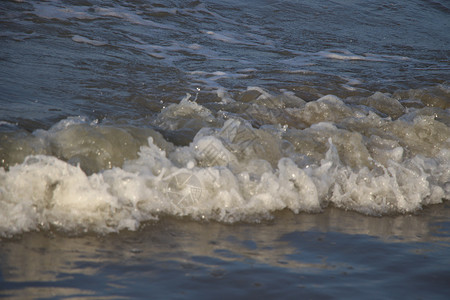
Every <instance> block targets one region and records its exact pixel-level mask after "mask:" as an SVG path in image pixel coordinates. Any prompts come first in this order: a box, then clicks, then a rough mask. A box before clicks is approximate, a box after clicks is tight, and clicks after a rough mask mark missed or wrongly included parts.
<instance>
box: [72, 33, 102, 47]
mask: <svg viewBox="0 0 450 300" xmlns="http://www.w3.org/2000/svg"><path fill="white" fill-rule="evenodd" d="M72 40H73V41H74V42H77V43H85V44H89V45H92V46H104V45H107V44H108V43H107V42H103V41H99V40H93V39H89V38H87V37H84V36H81V35H74V36H73V37H72Z"/></svg>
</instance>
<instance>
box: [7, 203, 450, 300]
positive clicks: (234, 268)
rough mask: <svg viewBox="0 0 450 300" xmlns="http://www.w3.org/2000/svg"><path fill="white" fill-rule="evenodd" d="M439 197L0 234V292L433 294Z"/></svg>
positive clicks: (444, 279) (442, 266)
mask: <svg viewBox="0 0 450 300" xmlns="http://www.w3.org/2000/svg"><path fill="white" fill-rule="evenodd" d="M449 212H450V203H448V202H446V203H444V204H441V205H434V206H431V207H426V208H425V209H424V210H422V211H420V212H418V213H416V214H414V215H396V216H383V217H381V218H378V217H369V216H364V215H361V214H359V213H355V212H348V211H344V210H341V209H336V208H327V209H325V210H324V212H323V213H320V214H306V213H301V214H298V215H296V214H293V213H291V212H289V211H282V212H279V213H277V214H276V215H275V217H274V218H273V219H272V220H266V221H262V222H261V223H259V224H248V223H237V224H232V225H228V224H223V223H217V222H198V221H192V220H189V219H177V218H173V217H166V218H162V219H161V220H160V221H159V222H152V223H147V224H146V225H145V226H144V227H143V228H142V229H141V230H139V231H137V232H121V233H120V234H109V235H103V236H98V235H93V234H77V235H69V234H67V233H61V232H40V233H39V232H34V233H26V234H23V235H20V236H16V237H14V238H11V239H5V238H3V239H2V240H1V247H0V261H1V277H0V287H1V292H0V296H2V297H11V298H17V299H19V298H20V299H25V298H41V299H56V298H58V299H59V298H64V297H68V298H69V297H70V298H73V297H75V298H90V297H92V298H96V299H98V298H101V299H120V298H148V297H151V298H154V299H156V298H166V299H168V298H170V299H212V298H215V299H229V298H239V299H249V298H260V297H263V298H264V299H280V298H283V299H300V298H301V299H336V298H341V299H342V298H345V299H348V298H354V299H357V298H358V299H360V298H361V297H364V298H366V299H381V298H384V299H387V298H399V297H407V298H408V299H445V298H446V295H448V294H449V292H450V269H449V268H448V266H449V265H450V251H449V250H450V217H449Z"/></svg>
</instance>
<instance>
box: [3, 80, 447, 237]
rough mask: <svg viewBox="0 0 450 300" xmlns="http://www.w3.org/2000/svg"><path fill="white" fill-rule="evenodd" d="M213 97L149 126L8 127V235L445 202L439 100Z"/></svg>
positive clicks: (75, 120)
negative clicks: (179, 219)
mask: <svg viewBox="0 0 450 300" xmlns="http://www.w3.org/2000/svg"><path fill="white" fill-rule="evenodd" d="M437 89H438V90H439V91H440V93H444V94H445V93H446V90H445V87H438V88H437ZM433 93H434V95H438V94H439V93H438V92H437V91H434V92H433ZM424 95H428V96H424ZM218 96H219V97H222V101H221V102H220V103H219V104H217V103H216V104H215V105H219V107H220V109H217V108H214V109H213V106H211V105H210V106H209V108H208V104H203V105H201V104H199V103H197V102H195V101H191V100H190V97H185V98H184V99H183V100H182V101H181V102H180V103H177V104H172V105H170V106H168V107H166V108H164V109H163V110H162V111H161V112H160V113H159V114H158V115H157V116H155V118H154V119H153V121H152V122H153V123H152V124H150V126H146V127H145V126H142V127H141V128H137V127H132V126H125V125H117V124H106V123H102V122H99V121H91V120H89V119H87V118H82V117H71V118H67V119H64V120H62V121H60V122H59V123H57V124H55V125H54V126H53V127H52V128H50V129H49V130H42V129H38V130H35V131H34V132H33V133H27V132H25V131H21V130H20V129H18V127H17V125H14V124H10V123H8V124H6V123H5V122H4V123H0V129H1V128H2V127H3V129H2V130H1V131H0V133H1V136H2V142H1V144H0V154H1V156H2V157H3V158H2V166H3V169H0V235H2V236H11V235H15V234H20V233H23V232H26V231H32V230H48V229H49V228H56V229H58V230H63V231H73V232H88V231H89V232H98V233H108V232H117V231H120V230H125V229H127V230H137V229H138V228H139V227H140V225H141V224H142V223H143V222H147V221H152V220H157V219H159V218H161V217H163V216H165V215H170V216H180V217H189V218H193V219H198V220H217V221H220V222H228V223H233V222H240V221H245V222H259V221H261V220H262V219H266V218H270V217H271V214H272V213H273V212H275V211H279V210H283V209H288V210H291V211H293V212H295V213H298V212H311V213H317V212H320V211H322V210H324V209H326V207H327V206H330V205H332V206H335V207H339V208H342V209H346V210H354V211H358V212H361V213H363V214H367V215H377V216H379V215H385V214H393V213H394V214H396V213H412V212H415V211H417V210H419V209H421V208H422V207H423V206H424V205H430V204H436V203H441V202H442V201H443V200H445V199H450V128H449V126H450V124H448V120H450V118H449V111H448V107H446V106H445V105H448V104H446V101H445V97H444V98H439V97H437V96H436V97H434V98H432V97H429V93H428V94H427V92H426V91H424V90H420V91H418V90H410V91H400V92H397V93H396V94H394V95H391V94H383V93H379V92H377V93H375V94H373V95H371V96H369V97H358V98H355V97H350V98H347V99H340V98H338V97H336V96H333V95H328V96H324V97H322V98H320V99H317V100H315V101H311V102H305V101H303V100H302V99H300V98H298V97H296V96H295V95H293V94H292V93H289V92H283V93H280V94H278V95H274V94H273V93H270V92H268V91H266V90H264V89H261V88H258V87H250V88H248V89H247V90H246V91H243V92H242V93H240V95H239V96H237V97H235V96H230V95H229V94H228V93H226V92H224V91H220V92H219V93H218ZM442 99H444V100H442ZM427 101H428V102H427ZM430 103H431V105H430ZM426 105H429V106H426ZM5 124H6V125H5Z"/></svg>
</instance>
